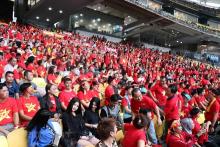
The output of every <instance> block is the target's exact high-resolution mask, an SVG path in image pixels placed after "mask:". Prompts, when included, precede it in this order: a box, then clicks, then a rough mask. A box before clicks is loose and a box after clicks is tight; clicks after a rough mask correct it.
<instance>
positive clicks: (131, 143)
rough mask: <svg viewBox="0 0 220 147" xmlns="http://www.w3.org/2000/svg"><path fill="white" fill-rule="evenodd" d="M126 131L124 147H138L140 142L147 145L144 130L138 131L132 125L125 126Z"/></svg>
mask: <svg viewBox="0 0 220 147" xmlns="http://www.w3.org/2000/svg"><path fill="white" fill-rule="evenodd" d="M124 131H125V136H124V140H123V142H122V145H123V146H126V147H137V145H138V141H139V140H143V141H144V142H145V144H146V142H147V140H146V135H145V131H144V130H141V129H136V128H135V127H134V126H133V125H132V124H125V125H124Z"/></svg>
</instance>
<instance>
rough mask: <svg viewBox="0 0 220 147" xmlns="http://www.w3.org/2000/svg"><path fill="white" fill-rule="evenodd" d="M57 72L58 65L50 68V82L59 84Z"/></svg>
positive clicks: (48, 77)
mask: <svg viewBox="0 0 220 147" xmlns="http://www.w3.org/2000/svg"><path fill="white" fill-rule="evenodd" d="M56 72H57V67H56V66H50V67H49V69H48V75H47V81H48V83H49V84H55V85H56V84H58V83H57V81H56V80H57V76H56Z"/></svg>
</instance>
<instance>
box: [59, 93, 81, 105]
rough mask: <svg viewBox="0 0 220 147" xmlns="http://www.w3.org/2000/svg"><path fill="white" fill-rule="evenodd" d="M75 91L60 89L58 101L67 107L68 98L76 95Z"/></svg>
mask: <svg viewBox="0 0 220 147" xmlns="http://www.w3.org/2000/svg"><path fill="white" fill-rule="evenodd" d="M76 96H77V95H76V93H75V92H73V91H70V92H67V91H65V90H63V91H61V92H60V94H59V98H60V102H61V103H64V105H65V106H66V107H67V106H68V104H69V102H70V100H71V99H72V98H74V97H76Z"/></svg>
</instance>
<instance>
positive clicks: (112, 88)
mask: <svg viewBox="0 0 220 147" xmlns="http://www.w3.org/2000/svg"><path fill="white" fill-rule="evenodd" d="M108 84H109V85H108V86H107V87H106V89H105V104H106V105H108V104H109V102H110V97H111V96H112V95H113V94H118V89H117V87H116V85H117V82H116V78H115V77H113V76H109V77H108Z"/></svg>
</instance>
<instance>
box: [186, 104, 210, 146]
mask: <svg viewBox="0 0 220 147" xmlns="http://www.w3.org/2000/svg"><path fill="white" fill-rule="evenodd" d="M199 114H200V109H199V108H193V109H192V110H191V111H190V117H191V118H192V121H193V123H194V128H193V130H192V134H193V135H194V136H195V137H196V138H197V142H198V143H199V144H200V145H203V144H204V143H205V142H207V141H208V129H209V126H210V125H211V122H210V121H208V122H206V123H205V124H204V125H203V127H202V126H201V125H200V124H199V122H198V121H197V118H198V117H199Z"/></svg>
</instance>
